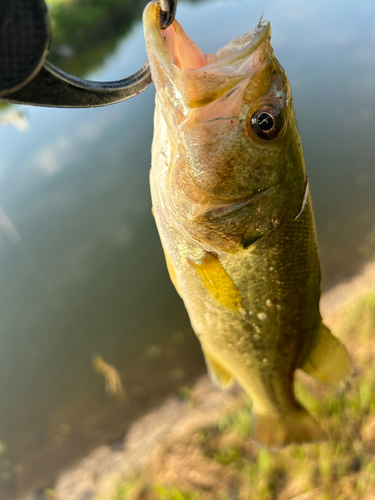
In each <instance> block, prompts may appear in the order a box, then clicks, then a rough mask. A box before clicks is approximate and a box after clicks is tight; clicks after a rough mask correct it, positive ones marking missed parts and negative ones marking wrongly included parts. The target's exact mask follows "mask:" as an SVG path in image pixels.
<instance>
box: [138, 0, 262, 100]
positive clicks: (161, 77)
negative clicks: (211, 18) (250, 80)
mask: <svg viewBox="0 0 375 500" xmlns="http://www.w3.org/2000/svg"><path fill="white" fill-rule="evenodd" d="M143 25H144V31H145V37H146V43H147V45H148V54H149V62H150V65H151V73H152V77H153V80H154V82H155V85H156V86H157V87H158V86H159V84H160V85H161V86H163V85H164V86H165V84H166V83H167V81H169V83H171V84H173V86H174V88H177V89H178V90H179V92H180V93H181V95H182V98H183V100H184V102H185V104H186V105H187V106H188V107H199V106H202V105H204V104H207V103H208V102H211V101H213V100H214V99H216V98H218V97H219V96H220V95H222V94H223V93H225V92H227V91H229V90H230V89H231V88H233V87H234V86H235V85H237V84H238V83H239V82H240V81H242V80H244V79H245V78H247V77H249V76H251V74H253V73H254V72H256V71H257V70H258V69H259V67H260V66H261V65H262V64H263V63H264V60H265V59H266V57H267V54H268V53H270V50H271V48H270V44H269V40H270V33H271V31H270V25H269V23H268V22H260V23H259V24H258V26H256V27H255V28H254V29H253V30H252V31H250V32H249V33H246V34H244V35H241V36H239V37H237V38H236V39H235V40H233V41H232V42H230V43H228V44H227V45H226V46H224V47H223V48H221V49H220V50H218V51H217V52H216V53H212V54H207V55H206V54H204V53H203V52H202V51H201V50H200V49H199V48H198V47H197V46H196V45H195V44H194V42H192V40H190V38H189V37H188V36H187V35H186V33H185V32H184V30H183V29H182V27H181V25H180V24H179V23H178V22H177V21H176V20H175V21H174V22H173V24H172V25H171V26H169V27H168V28H167V29H165V30H161V29H160V7H159V5H158V4H157V3H156V2H152V3H150V4H148V5H147V7H146V9H145V11H144V14H143Z"/></svg>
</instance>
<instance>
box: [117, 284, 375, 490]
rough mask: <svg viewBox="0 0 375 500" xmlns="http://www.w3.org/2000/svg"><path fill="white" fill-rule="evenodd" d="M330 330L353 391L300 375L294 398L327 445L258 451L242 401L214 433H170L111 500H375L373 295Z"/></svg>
mask: <svg viewBox="0 0 375 500" xmlns="http://www.w3.org/2000/svg"><path fill="white" fill-rule="evenodd" d="M326 322H327V323H328V324H329V326H330V327H331V328H332V330H334V331H335V333H336V334H337V335H338V336H339V337H340V338H341V339H343V340H344V341H345V343H346V345H347V347H348V349H349V351H350V353H351V355H352V357H353V360H354V365H355V375H354V376H353V379H352V383H351V387H350V388H348V389H347V390H345V391H344V392H343V393H335V392H333V391H331V390H329V389H327V388H324V387H323V386H321V385H318V384H316V383H314V382H313V381H312V380H311V379H310V378H308V377H307V376H302V375H301V376H299V377H298V378H299V380H298V382H297V393H298V397H299V399H300V400H301V401H302V403H303V404H304V405H305V406H306V407H307V408H308V409H309V410H310V411H311V412H312V413H313V414H314V415H315V416H316V418H317V419H318V420H319V422H320V423H321V424H322V425H323V426H324V428H325V429H326V430H327V431H328V433H329V436H330V438H329V441H328V442H327V443H323V444H316V445H304V446H289V447H287V448H285V449H284V450H282V451H280V452H278V453H272V452H269V451H267V450H263V449H259V448H257V447H256V446H254V445H253V443H252V442H251V440H250V439H249V432H250V418H249V414H250V410H251V403H250V401H249V400H248V399H247V398H245V397H244V396H243V395H242V396H240V398H239V402H238V406H237V408H236V409H235V410H233V409H232V410H231V411H230V412H228V413H227V414H225V415H222V416H221V417H220V418H219V419H218V420H217V422H215V423H214V424H213V425H209V426H207V425H200V424H199V423H197V424H196V425H195V426H193V427H191V426H190V427H189V428H188V429H185V430H184V429H179V430H178V431H174V432H173V431H172V433H171V434H170V435H169V436H168V438H167V439H166V440H165V441H164V443H161V445H160V446H159V447H158V449H157V450H156V451H154V452H153V453H152V456H150V458H149V460H148V461H147V463H146V464H145V467H144V468H143V469H141V470H139V471H138V473H137V474H136V475H135V476H134V478H133V479H132V480H130V481H128V482H127V483H125V484H121V485H119V487H118V490H117V492H116V494H115V495H112V496H111V497H110V498H111V500H198V499H202V500H233V499H238V500H248V499H250V498H251V500H291V499H293V500H349V499H350V500H354V499H364V500H365V499H366V500H370V499H373V498H375V458H374V454H375V396H374V394H375V343H374V338H375V292H371V291H370V292H369V291H368V292H367V293H365V294H362V295H361V296H359V297H356V298H355V299H353V300H351V301H349V302H348V303H346V305H345V306H343V307H341V308H340V309H339V310H337V311H336V312H335V313H332V314H329V315H328V317H327V318H326ZM186 394H187V397H191V398H192V400H191V405H192V406H194V398H193V397H192V396H189V392H188V391H186Z"/></svg>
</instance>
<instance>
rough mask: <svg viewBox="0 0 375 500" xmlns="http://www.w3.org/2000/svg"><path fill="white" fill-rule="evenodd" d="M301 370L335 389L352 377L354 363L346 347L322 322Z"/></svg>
mask: <svg viewBox="0 0 375 500" xmlns="http://www.w3.org/2000/svg"><path fill="white" fill-rule="evenodd" d="M301 370H303V371H304V372H306V373H308V374H309V375H311V376H312V377H314V378H315V379H317V380H318V381H319V382H323V383H324V384H326V385H329V386H331V387H333V388H335V389H338V388H339V387H340V385H341V384H342V383H343V382H344V381H345V380H347V379H348V378H349V377H350V374H351V371H352V363H351V360H350V357H349V354H348V352H347V350H346V349H345V347H344V345H343V344H342V343H341V342H340V341H339V340H338V339H337V338H336V337H334V336H333V335H332V333H331V331H330V330H329V328H327V327H326V325H325V324H324V323H323V322H320V325H319V328H318V331H317V333H316V335H315V338H314V340H313V344H312V347H311V350H310V352H309V354H308V355H307V357H306V359H305V361H304V363H303V365H302V366H301Z"/></svg>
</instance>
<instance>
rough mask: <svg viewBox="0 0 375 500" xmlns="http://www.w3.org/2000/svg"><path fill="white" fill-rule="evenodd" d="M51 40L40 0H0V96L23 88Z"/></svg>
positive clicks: (34, 71) (41, 0) (36, 68)
mask: <svg viewBox="0 0 375 500" xmlns="http://www.w3.org/2000/svg"><path fill="white" fill-rule="evenodd" d="M50 39H51V27H50V22H49V17H48V13H47V8H46V4H45V3H44V0H0V96H1V97H2V96H6V95H7V94H10V93H12V92H15V91H16V90H19V89H21V88H22V87H24V86H25V85H26V84H27V83H28V82H29V81H30V80H32V79H33V78H34V76H35V75H36V74H37V73H38V72H39V71H40V69H41V68H42V66H43V64H44V61H45V58H46V55H47V51H48V47H49V43H50Z"/></svg>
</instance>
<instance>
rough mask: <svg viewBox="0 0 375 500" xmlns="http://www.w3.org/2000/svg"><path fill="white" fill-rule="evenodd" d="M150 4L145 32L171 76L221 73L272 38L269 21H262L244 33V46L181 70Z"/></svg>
mask: <svg viewBox="0 0 375 500" xmlns="http://www.w3.org/2000/svg"><path fill="white" fill-rule="evenodd" d="M151 4H152V3H151ZM149 6H150V4H149ZM149 6H147V7H146V9H145V12H144V16H143V24H144V28H145V32H147V35H148V37H149V39H150V42H151V45H152V46H153V50H154V53H155V54H157V58H158V59H159V61H160V62H161V63H162V64H163V66H164V67H165V68H166V69H167V70H168V72H169V73H170V76H172V74H179V73H183V72H184V71H189V72H190V71H194V72H197V73H202V72H203V73H205V72H213V73H215V72H216V73H220V70H222V69H224V68H230V67H233V66H234V65H236V63H241V61H243V62H245V61H246V60H247V59H248V58H249V57H250V56H251V54H253V53H254V52H255V51H256V50H257V49H258V48H259V46H260V45H261V44H262V43H263V42H264V41H265V40H266V39H267V37H268V38H270V36H271V35H270V32H271V28H270V24H269V22H268V21H262V22H260V23H259V24H258V25H257V26H256V27H255V28H254V29H253V30H251V31H249V32H248V33H246V34H244V35H242V36H243V37H246V36H248V42H247V43H245V44H244V46H243V47H242V48H233V49H231V50H230V51H229V54H228V55H225V56H223V57H219V58H218V59H217V60H215V61H213V62H210V63H209V64H206V65H205V66H201V67H198V68H191V69H186V70H181V69H180V68H179V67H178V66H177V65H176V64H175V62H174V61H173V60H172V57H171V55H170V53H169V51H168V49H167V47H166V45H165V42H164V40H163V36H162V31H161V29H160V27H159V24H158V16H154V17H153V16H152V13H151V12H149V11H148V9H149ZM154 8H158V4H156V3H155V5H154ZM167 29H168V28H167ZM237 39H238V38H237ZM237 39H235V40H237ZM235 40H232V42H229V44H227V45H226V46H224V47H222V48H221V49H219V50H218V51H217V52H216V54H218V55H219V56H220V52H223V51H224V50H225V48H226V47H227V46H229V45H230V43H233V42H234V41H235ZM228 50H229V49H228ZM237 73H238V75H240V74H242V72H241V71H238V72H237ZM246 74H247V72H245V74H244V76H245V75H246Z"/></svg>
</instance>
